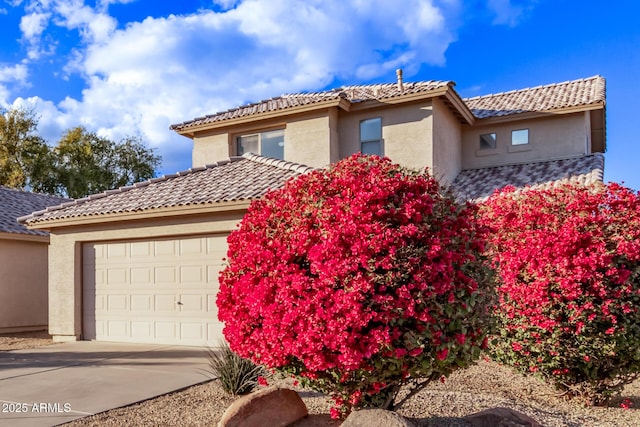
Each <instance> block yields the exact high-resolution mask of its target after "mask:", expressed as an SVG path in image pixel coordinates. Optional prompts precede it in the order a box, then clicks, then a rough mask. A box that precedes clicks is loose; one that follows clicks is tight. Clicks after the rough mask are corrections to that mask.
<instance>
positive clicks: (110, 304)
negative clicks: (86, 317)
mask: <svg viewBox="0 0 640 427" xmlns="http://www.w3.org/2000/svg"><path fill="white" fill-rule="evenodd" d="M128 301H129V296H128V295H124V294H110V295H107V306H106V307H105V309H106V310H107V311H110V312H113V311H128V310H129V304H128Z"/></svg>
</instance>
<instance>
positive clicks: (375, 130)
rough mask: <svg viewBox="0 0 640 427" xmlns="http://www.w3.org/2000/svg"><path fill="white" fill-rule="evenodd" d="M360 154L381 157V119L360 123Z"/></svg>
mask: <svg viewBox="0 0 640 427" xmlns="http://www.w3.org/2000/svg"><path fill="white" fill-rule="evenodd" d="M360 152H361V153H362V154H375V155H378V156H382V119H381V118H379V117H378V118H375V119H367V120H363V121H361V122H360Z"/></svg>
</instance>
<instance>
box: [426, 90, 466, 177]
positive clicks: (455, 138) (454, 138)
mask: <svg viewBox="0 0 640 427" xmlns="http://www.w3.org/2000/svg"><path fill="white" fill-rule="evenodd" d="M461 139H462V125H461V124H460V122H459V120H458V119H457V118H456V117H455V116H454V115H453V113H452V112H451V110H450V109H449V108H448V107H447V106H446V105H445V104H444V103H443V102H442V101H439V100H437V99H435V100H434V101H433V166H432V168H433V170H432V174H433V175H434V176H435V177H436V178H437V179H438V180H439V181H440V183H441V184H443V185H449V184H451V183H452V182H453V180H454V179H456V176H458V174H459V173H460V171H461V170H462V144H461V143H460V141H461Z"/></svg>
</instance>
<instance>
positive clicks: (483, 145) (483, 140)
mask: <svg viewBox="0 0 640 427" xmlns="http://www.w3.org/2000/svg"><path fill="white" fill-rule="evenodd" d="M496 140H497V135H496V134H495V133H486V134H484V135H480V149H481V150H490V149H492V148H496Z"/></svg>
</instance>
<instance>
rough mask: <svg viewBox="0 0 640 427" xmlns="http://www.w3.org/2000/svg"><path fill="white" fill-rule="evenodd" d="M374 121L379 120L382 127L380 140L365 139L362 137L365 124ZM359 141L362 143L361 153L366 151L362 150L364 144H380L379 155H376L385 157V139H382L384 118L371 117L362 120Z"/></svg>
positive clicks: (359, 127) (359, 124)
mask: <svg viewBox="0 0 640 427" xmlns="http://www.w3.org/2000/svg"><path fill="white" fill-rule="evenodd" d="M374 120H377V121H378V122H379V126H380V137H379V138H374V139H364V138H363V136H362V133H363V132H362V128H363V124H365V123H366V122H372V121H374ZM358 140H359V141H360V152H361V153H364V151H363V150H362V148H363V146H364V144H371V143H378V148H379V149H378V153H376V155H378V156H380V157H382V156H384V138H383V137H382V117H369V118H367V119H362V120H360V122H359V123H358Z"/></svg>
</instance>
